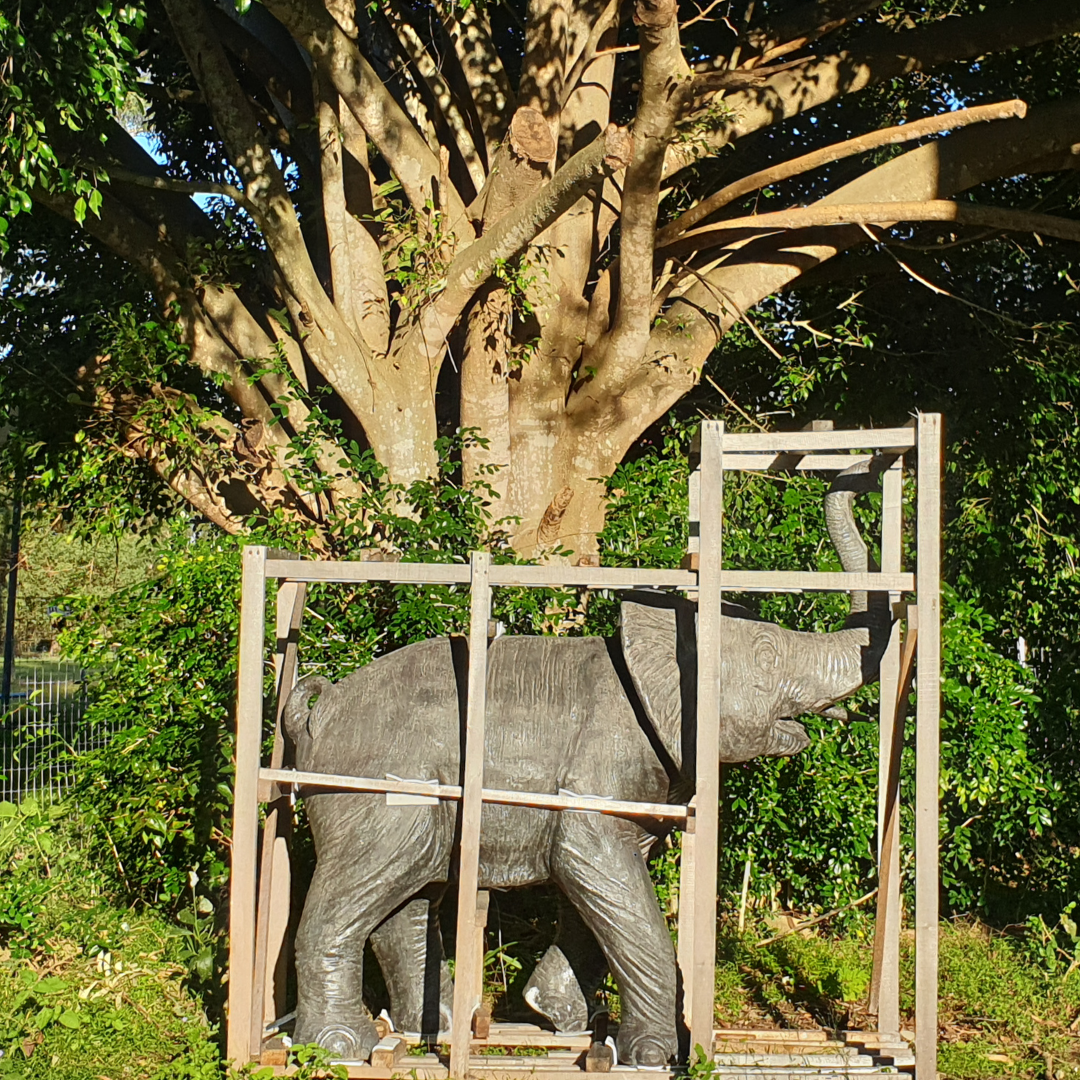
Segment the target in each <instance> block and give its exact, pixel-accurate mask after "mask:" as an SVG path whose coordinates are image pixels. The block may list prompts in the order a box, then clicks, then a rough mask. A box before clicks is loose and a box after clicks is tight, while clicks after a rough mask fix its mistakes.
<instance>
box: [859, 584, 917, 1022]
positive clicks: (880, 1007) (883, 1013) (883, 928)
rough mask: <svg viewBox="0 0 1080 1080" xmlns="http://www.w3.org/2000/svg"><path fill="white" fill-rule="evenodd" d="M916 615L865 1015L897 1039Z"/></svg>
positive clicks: (888, 786) (892, 755) (891, 768)
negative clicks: (904, 765) (903, 783)
mask: <svg viewBox="0 0 1080 1080" xmlns="http://www.w3.org/2000/svg"><path fill="white" fill-rule="evenodd" d="M918 611H919V609H918V607H917V605H915V604H912V605H911V606H910V607H909V608H908V627H907V636H906V637H905V639H904V653H903V657H902V658H901V661H900V672H899V676H898V678H897V688H896V700H895V704H894V705H893V708H892V710H891V711H892V716H893V734H892V738H891V740H890V744H889V759H888V761H887V762H886V776H885V784H884V787H885V791H886V793H887V794H888V798H887V799H886V801H885V814H884V818H883V822H884V824H883V827H882V834H881V835H882V842H881V848H882V851H883V852H892V853H893V854H894V858H887V859H886V858H882V860H881V863H880V869H879V872H878V909H877V920H876V921H875V924H874V965H873V973H872V976H871V983H870V1011H871V1012H874V1011H875V1010H876V1011H877V1013H878V1030H879V1031H881V1032H885V1033H887V1034H889V1035H890V1036H893V1037H896V1038H898V1037H899V1032H900V1000H899V997H900V970H899V969H900V941H899V938H900V926H899V922H900V764H901V761H902V760H903V756H904V727H905V720H906V717H907V710H908V701H909V699H910V697H911V676H912V669H913V667H914V664H915V646H916V644H917V642H918V636H919V622H918ZM883 897H884V898H885V899H883ZM890 901H891V903H890ZM893 904H894V905H895V907H893V906H892V905H893Z"/></svg>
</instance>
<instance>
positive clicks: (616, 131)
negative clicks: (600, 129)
mask: <svg viewBox="0 0 1080 1080" xmlns="http://www.w3.org/2000/svg"><path fill="white" fill-rule="evenodd" d="M604 138H605V140H606V150H607V153H606V154H604V164H605V165H606V166H607V167H608V168H609V169H612V170H614V171H616V172H617V171H618V170H619V169H625V168H626V167H627V166H628V165H629V164H630V162H631V161H632V160H633V157H634V136H633V133H632V132H631V131H630V129H629V128H621V127H619V125H618V124H608V126H607V131H605V132H604Z"/></svg>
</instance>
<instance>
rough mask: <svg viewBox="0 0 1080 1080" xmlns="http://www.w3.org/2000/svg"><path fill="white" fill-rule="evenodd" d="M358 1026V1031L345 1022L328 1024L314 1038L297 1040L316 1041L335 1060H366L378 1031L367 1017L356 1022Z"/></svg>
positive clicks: (298, 1040) (375, 1040) (373, 1045)
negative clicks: (358, 1022)
mask: <svg viewBox="0 0 1080 1080" xmlns="http://www.w3.org/2000/svg"><path fill="white" fill-rule="evenodd" d="M358 1027H359V1028H360V1030H359V1031H357V1030H356V1029H355V1028H351V1027H349V1026H348V1025H347V1024H328V1025H327V1026H326V1027H324V1028H323V1029H322V1030H321V1031H320V1032H319V1034H318V1035H316V1036H315V1038H314V1039H311V1040H303V1039H297V1042H301V1041H310V1042H315V1043H318V1044H319V1046H321V1047H322V1048H323V1049H324V1050H328V1051H329V1052H330V1056H331V1058H334V1059H335V1060H337V1061H367V1059H368V1058H370V1057H371V1051H372V1050H373V1049H374V1048H375V1044H376V1043H377V1042H378V1041H379V1033H378V1031H376V1030H375V1025H374V1024H373V1023H372V1022H371V1021H370V1020H367V1019H365V1020H364V1021H362V1022H361V1023H360V1024H358Z"/></svg>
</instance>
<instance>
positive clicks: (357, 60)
mask: <svg viewBox="0 0 1080 1080" xmlns="http://www.w3.org/2000/svg"><path fill="white" fill-rule="evenodd" d="M1077 31H1080V0H1038V2H1031V0H1025V2H1017V3H1004V2H989V3H974V2H967V0H949V2H948V3H945V2H943V0H929V2H925V3H921V4H917V5H904V4H902V3H898V2H895V0H889V2H883V0H816V2H802V3H794V2H785V0H762V2H757V3H753V2H751V3H745V4H743V3H733V2H730V0H713V2H711V3H705V2H704V0H681V2H680V0H633V2H629V0H628V2H627V3H619V2H618V0H610V2H604V0H579V2H576V3H571V2H569V0H500V2H498V3H496V2H495V0H485V2H484V3H479V2H475V0H474V2H471V3H459V2H458V0H431V2H425V0H388V2H387V3H384V4H381V5H370V6H367V5H356V4H352V3H348V2H346V0H326V2H325V3H323V2H321V0H264V2H262V3H251V4H245V3H240V4H236V3H234V0H220V2H219V3H217V4H215V3H209V2H195V0H186V2H185V0H160V2H157V0H148V2H146V3H132V4H124V5H116V4H113V3H111V2H109V0H73V2H72V3H69V4H67V5H65V6H64V7H63V9H62V10H59V9H57V8H55V7H53V6H47V5H38V6H37V7H34V8H29V7H26V6H24V5H21V4H16V3H13V2H12V0H4V2H3V3H2V4H0V43H2V45H0V53H2V54H3V56H4V57H5V59H4V61H3V65H2V67H0V116H2V117H3V118H4V132H3V156H2V158H0V176H2V179H3V181H4V184H5V187H6V188H7V190H8V192H9V194H8V196H7V207H6V214H5V217H4V218H3V219H2V220H0V229H2V230H3V231H4V233H5V242H6V245H7V248H6V254H5V256H4V264H5V275H4V282H3V293H4V307H3V311H2V313H0V319H2V330H0V340H3V341H4V342H6V343H7V345H8V346H10V348H9V352H8V353H7V355H6V357H5V359H4V362H3V365H2V367H3V369H4V371H3V378H4V383H5V402H6V403H7V404H8V405H9V406H10V405H13V404H15V403H17V408H18V414H17V417H15V418H14V419H15V422H16V426H17V427H18V430H19V431H20V432H21V434H22V439H21V441H20V440H12V441H11V443H10V446H11V448H16V449H17V448H19V447H21V448H22V452H23V453H24V454H25V453H31V454H33V455H34V457H33V462H32V464H27V463H26V462H24V465H25V466H26V467H28V468H31V469H32V471H33V472H34V475H36V476H37V477H38V479H40V480H44V481H46V482H51V483H52V484H53V485H54V487H55V486H57V485H59V486H60V487H61V488H65V490H66V491H67V496H66V497H67V498H68V500H69V502H70V501H78V502H79V504H80V506H81V507H82V508H84V509H85V508H86V507H87V505H89V506H90V507H91V508H93V506H94V504H95V502H97V503H98V504H99V509H100V511H101V513H111V514H114V515H120V516H121V517H124V518H126V519H131V518H133V517H137V516H139V515H140V514H145V513H148V512H151V511H152V510H153V508H154V506H155V505H157V504H158V503H159V501H160V500H162V499H165V500H168V499H169V498H173V499H175V498H176V497H179V498H180V499H182V500H185V501H186V502H187V503H188V504H190V506H191V507H193V508H194V509H195V510H196V511H197V512H198V513H199V514H200V515H202V516H204V517H205V518H207V519H209V520H210V521H211V522H213V523H215V524H216V525H218V526H220V527H221V528H223V529H225V530H227V531H228V532H231V533H241V532H243V531H245V530H246V529H248V528H250V527H251V526H252V524H253V523H266V522H276V523H279V524H281V525H282V526H284V527H286V528H288V529H291V530H292V531H293V532H294V534H297V535H303V536H305V537H306V539H307V541H308V542H309V543H310V544H311V546H312V547H314V548H315V549H316V550H322V551H325V552H330V553H332V552H335V551H339V552H340V551H342V550H344V549H345V548H347V547H348V546H350V545H355V543H357V542H358V540H359V539H360V538H364V542H366V543H372V542H375V543H377V542H379V541H380V540H385V539H386V534H387V529H388V527H387V525H386V521H387V520H388V519H387V516H386V515H387V513H388V512H389V511H393V512H395V513H399V514H400V516H403V517H405V518H408V516H409V514H410V512H412V511H411V507H413V506H415V500H416V499H417V498H418V497H419V496H418V495H417V493H416V486H417V485H423V484H424V483H425V482H427V481H430V480H432V479H433V478H435V477H437V476H439V475H440V474H445V473H446V471H447V469H450V470H460V472H459V473H455V476H456V477H457V479H458V482H459V484H460V486H461V487H462V488H464V489H465V490H473V491H475V492H477V493H478V494H479V495H480V496H482V497H483V498H484V499H487V500H489V501H490V504H491V505H490V508H489V510H488V513H489V515H490V516H491V518H492V520H493V521H494V520H497V521H501V522H502V524H503V528H504V529H505V532H506V534H507V535H508V537H509V540H510V542H511V544H512V546H513V547H514V548H515V550H516V551H517V552H518V553H519V554H521V555H523V556H526V557H534V556H537V555H540V554H543V553H545V552H550V551H570V552H574V553H575V555H576V557H581V556H590V555H592V554H593V553H594V552H595V550H596V545H597V539H596V538H597V535H598V533H599V531H600V530H601V528H602V526H603V521H604V514H605V508H606V505H607V503H606V486H605V481H606V478H608V477H610V476H611V474H612V473H613V471H614V470H615V468H616V467H617V466H618V464H619V463H620V461H622V460H623V459H624V458H625V457H626V455H627V453H628V451H629V450H630V449H631V448H632V447H633V446H634V445H635V443H636V442H637V441H638V440H639V439H640V437H641V436H642V433H643V432H645V431H646V430H648V429H649V428H650V426H651V425H653V424H654V423H656V422H657V421H658V420H660V419H662V418H663V417H665V415H666V414H667V413H668V412H669V410H671V409H672V408H673V407H674V406H676V404H677V403H679V402H680V401H681V400H682V399H684V398H686V396H687V395H688V394H689V393H691V392H692V391H693V390H694V388H695V387H697V386H698V385H699V383H700V382H701V380H702V378H703V376H705V377H707V378H708V379H710V380H712V381H714V382H716V383H718V384H720V385H722V386H724V387H726V388H728V389H727V390H725V393H728V392H729V390H730V387H731V384H732V381H733V380H738V379H741V378H744V377H745V370H744V369H743V368H740V363H739V361H740V358H744V357H745V356H746V355H747V348H746V343H747V341H749V340H750V339H749V338H748V337H747V335H748V333H750V332H752V333H753V334H754V335H756V336H757V337H758V338H759V339H760V340H762V341H769V345H768V349H769V351H768V352H763V351H761V350H758V351H757V352H756V353H755V354H754V355H755V357H756V361H755V362H756V363H757V364H758V365H759V371H758V376H759V377H758V382H759V383H761V381H762V378H763V379H764V383H765V387H764V389H762V390H761V393H759V395H758V400H757V401H754V402H750V401H748V406H749V407H753V408H756V409H757V411H759V412H762V411H767V409H768V402H769V400H770V394H775V387H776V386H777V385H778V382H777V380H779V381H780V383H781V384H782V383H783V381H784V380H790V379H793V378H797V375H795V374H794V373H793V372H792V370H791V369H790V367H789V366H787V365H786V364H785V363H784V362H783V359H784V356H788V357H790V356H791V355H792V351H793V350H795V351H796V352H797V350H798V349H799V348H800V347H802V345H804V344H805V342H803V340H802V339H805V338H806V337H807V336H808V335H809V336H810V338H811V340H812V341H819V340H820V339H818V338H815V337H814V336H813V335H815V334H827V335H832V337H833V338H835V339H837V340H839V337H838V335H837V327H840V328H842V327H843V326H844V325H845V320H846V319H848V318H849V317H850V316H855V317H856V319H857V318H858V312H859V310H860V305H859V303H858V302H857V301H856V300H855V299H854V298H853V300H852V303H851V304H850V305H849V307H847V308H846V309H838V308H836V307H835V305H834V307H833V311H832V315H830V316H829V318H830V320H831V322H830V325H829V326H826V327H825V328H824V329H821V328H820V327H817V326H814V325H811V324H810V323H809V322H808V321H806V319H805V318H803V314H804V312H802V311H801V309H800V304H802V303H804V302H805V301H804V299H803V298H804V297H805V296H812V295H822V294H823V293H822V290H825V292H826V293H827V291H828V289H829V288H833V289H836V288H848V289H850V290H851V291H852V292H855V291H857V289H858V287H859V285H858V282H859V281H860V279H859V277H858V275H860V274H865V273H866V272H867V269H868V265H869V264H868V263H867V262H866V261H865V260H861V259H858V258H854V257H852V256H853V253H857V252H858V251H859V250H860V249H872V251H873V252H874V253H875V254H877V255H878V256H880V257H881V258H883V259H891V260H892V262H893V263H894V264H898V265H899V266H900V267H902V268H903V273H905V274H906V275H907V276H908V277H909V278H911V279H912V280H914V279H919V280H920V281H921V283H922V285H924V286H928V287H930V288H937V287H938V286H935V285H934V284H933V282H932V281H929V280H928V279H927V278H926V275H925V274H923V273H921V272H920V271H919V270H918V269H917V268H915V267H914V266H913V265H912V264H913V261H914V256H911V257H909V256H907V255H905V256H903V257H901V256H900V255H898V254H897V249H896V247H895V244H894V242H899V243H905V242H906V243H914V244H916V246H918V245H919V244H922V246H923V248H924V250H930V249H934V248H937V249H940V251H941V252H943V251H945V250H946V249H949V248H964V247H965V246H966V245H969V244H971V243H974V242H975V241H976V240H982V241H983V242H984V243H991V244H993V243H998V244H999V245H1000V244H1001V243H1002V241H1001V240H1000V238H1001V237H1003V236H1012V235H1022V236H1026V237H1030V236H1031V235H1032V234H1036V237H1037V242H1038V243H1039V244H1045V245H1050V246H1056V249H1058V250H1060V249H1061V247H1062V241H1064V242H1065V244H1070V242H1075V241H1076V240H1077V239H1080V220H1078V218H1077V215H1076V213H1075V194H1074V193H1075V187H1074V186H1072V185H1071V183H1070V182H1069V178H1071V177H1072V176H1074V175H1075V168H1076V166H1077V164H1078V163H1080V155H1078V154H1077V153H1076V147H1077V146H1078V145H1080V96H1078V86H1077V84H1078V81H1080V77H1078V70H1080V69H1078V66H1077V64H1076V62H1075V61H1076V52H1077V37H1076V32H1077ZM1071 170H1072V171H1071ZM920 257H921V258H923V259H924V261H925V258H926V256H925V255H924V256H920ZM932 257H933V256H932V255H931V258H932ZM894 270H895V267H894ZM980 272H981V273H982V275H983V277H985V276H986V275H985V268H984V269H983V270H982V271H980ZM895 273H898V274H899V273H901V271H900V270H895ZM894 280H895V279H894ZM1032 280H1033V279H1032V275H1031V274H1030V273H1029V272H1028V271H1026V270H1025V264H1024V262H1023V260H1020V262H1019V263H1018V265H1017V266H1016V267H1015V272H1014V274H1013V276H1012V277H1011V278H1010V280H1009V281H1008V283H1007V287H1005V285H1006V283H1005V282H1004V281H1002V282H999V285H1000V286H1001V289H1000V291H1001V294H1002V295H1001V296H1000V297H999V301H1000V303H1001V304H1002V305H1004V306H1005V307H1007V306H1009V305H1010V304H1016V303H1020V302H1021V301H1019V300H1017V297H1018V296H1019V295H1021V294H1024V293H1025V292H1026V293H1027V294H1029V295H1030V293H1031V289H1032ZM852 283H854V284H852ZM1054 284H1055V287H1056V286H1057V283H1054ZM815 290H816V292H815ZM928 297H929V294H925V293H923V294H920V296H919V299H918V300H916V301H915V302H916V303H917V304H919V305H920V307H924V306H925V305H926V302H927V299H928ZM755 309H758V311H759V312H761V314H759V315H755V314H753V312H754V311H755ZM762 320H764V322H765V323H769V322H772V323H776V325H777V326H779V324H780V323H782V322H783V323H785V327H784V328H781V329H778V330H776V332H775V334H774V335H773V337H774V340H769V338H768V332H769V328H768V326H764V327H762V326H759V325H758V323H759V322H761V321H762ZM785 320H786V322H785ZM800 320H801V321H802V325H800ZM1021 321H1022V320H1017V324H1018V325H1019V323H1020V322H1021ZM807 327H809V328H810V329H809V330H808V329H807ZM863 329H864V330H865V327H864V328H863ZM845 332H846V331H845ZM860 334H862V331H860V333H859V334H854V335H853V336H852V335H849V343H850V341H851V340H856V339H857V340H858V341H859V342H860V343H861V344H862V345H866V344H868V341H867V335H866V334H862V336H861V337H860ZM928 334H929V335H930V336H931V337H932V336H933V334H934V330H933V329H932V328H931V329H929V330H928ZM841 336H842V335H841ZM869 343H870V344H872V342H869ZM782 353H783V356H782V355H781V354H782ZM898 368H903V369H904V370H903V371H902V372H901V381H902V382H903V383H904V385H905V386H910V387H911V389H912V391H913V393H918V391H919V389H920V388H919V387H918V386H915V385H913V381H912V380H911V379H909V378H908V376H909V375H910V371H911V370H912V369H911V368H910V367H905V364H904V363H903V360H902V358H900V359H899V362H898ZM920 370H923V369H922V368H920ZM932 377H933V378H939V377H940V369H938V370H936V371H935V372H934V373H933V375H932ZM876 380H877V377H876V376H875V381H874V382H872V383H870V384H867V385H866V387H865V389H866V394H867V397H868V398H870V399H874V397H875V389H876V390H877V391H880V389H881V387H880V383H879V382H877V381H876ZM788 385H789V388H790V385H791V384H790V383H789V384H788ZM804 389H805V390H806V391H807V393H809V385H807V386H804ZM804 396H805V395H804ZM886 396H887V398H888V404H887V405H885V404H881V403H880V402H882V401H883V398H882V397H881V396H880V395H879V396H878V398H877V400H878V402H879V404H878V407H877V408H875V409H874V410H873V415H872V417H871V416H868V417H866V418H864V422H865V420H866V419H874V420H877V419H880V420H889V419H895V418H896V415H897V414H898V413H899V415H901V416H902V415H903V414H904V413H906V412H907V411H908V410H909V409H910V408H911V405H912V401H911V400H910V399H908V400H901V395H900V394H896V393H890V394H888V395H886ZM924 397H925V395H924ZM886 413H888V414H889V415H888V416H886V415H885V414H886ZM9 419H10V418H9ZM448 462H449V463H448ZM104 478H108V483H107V484H102V480H103V479H104ZM73 484H74V485H75V487H76V488H77V494H73V491H74V490H75V489H74V488H72V485H73ZM80 485H81V486H80Z"/></svg>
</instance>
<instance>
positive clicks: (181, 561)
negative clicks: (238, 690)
mask: <svg viewBox="0 0 1080 1080" xmlns="http://www.w3.org/2000/svg"><path fill="white" fill-rule="evenodd" d="M238 569H239V567H238V558H237V550H236V547H235V545H233V544H232V543H231V542H227V541H222V540H217V541H201V540H197V539H194V540H192V542H190V543H188V542H187V541H186V538H184V539H183V540H181V539H176V540H174V541H172V543H171V544H170V545H168V546H166V547H164V548H163V549H162V550H161V551H160V553H159V561H158V563H157V564H156V572H157V575H158V576H156V577H154V578H153V579H151V580H148V581H145V582H140V583H138V584H135V585H131V586H129V587H127V588H126V589H123V590H120V591H119V592H117V593H115V594H113V595H112V596H111V597H110V598H108V599H107V600H101V599H97V598H93V597H83V598H73V600H72V608H73V613H72V615H71V616H70V618H69V619H68V620H66V629H65V630H64V633H63V635H62V641H63V643H64V648H65V651H66V653H67V654H68V655H69V656H70V657H71V658H72V659H74V660H76V661H78V662H80V663H82V664H84V666H86V667H87V668H91V669H93V671H94V681H93V683H92V687H91V700H90V705H89V708H88V711H87V714H86V717H85V720H86V722H87V723H90V724H93V723H95V722H96V721H97V720H98V718H105V717H108V719H109V722H110V724H111V725H113V727H114V730H116V729H118V734H117V735H116V736H115V737H114V738H113V739H111V740H110V742H109V743H108V744H107V745H106V746H104V747H102V748H101V749H98V750H94V751H91V752H89V753H87V754H84V755H82V756H81V758H80V760H79V767H78V784H77V787H76V788H75V790H74V791H73V797H74V798H75V799H77V800H78V802H79V805H80V806H81V807H82V808H83V811H84V813H85V815H86V816H87V818H88V820H89V821H90V822H91V823H92V827H93V831H92V835H93V838H94V839H93V843H94V845H95V852H96V854H97V856H98V858H99V860H100V863H101V865H103V866H106V867H109V868H111V872H112V873H114V874H115V876H116V878H117V880H118V881H119V882H120V883H122V885H123V886H124V887H126V888H127V889H128V890H129V891H130V892H131V894H133V895H136V896H140V897H143V898H145V899H146V900H149V901H151V902H153V903H157V904H160V905H161V906H162V907H164V908H169V907H175V906H178V905H179V904H180V903H181V902H183V901H184V898H185V896H186V895H187V892H188V890H189V888H190V886H191V882H192V880H193V875H194V880H196V881H197V882H200V883H201V889H202V893H203V894H204V895H207V896H210V897H214V896H216V891H217V890H218V889H219V888H220V887H221V885H222V884H223V882H224V880H225V875H226V873H227V851H226V847H225V845H226V842H227V840H226V836H225V833H224V831H223V830H224V829H225V827H226V826H225V822H226V820H227V817H228V807H229V804H230V800H231V797H232V793H231V786H230V773H231V755H232V735H231V728H232V721H231V715H232V705H231V703H232V701H233V699H234V696H235V681H236V653H235V643H236V631H237V618H238V615H237V598H238V591H239V572H238Z"/></svg>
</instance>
